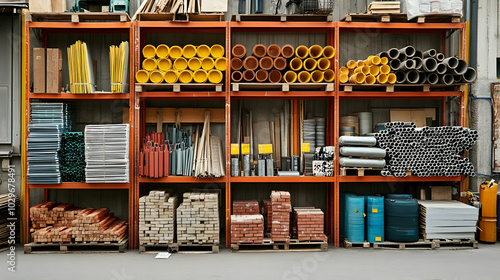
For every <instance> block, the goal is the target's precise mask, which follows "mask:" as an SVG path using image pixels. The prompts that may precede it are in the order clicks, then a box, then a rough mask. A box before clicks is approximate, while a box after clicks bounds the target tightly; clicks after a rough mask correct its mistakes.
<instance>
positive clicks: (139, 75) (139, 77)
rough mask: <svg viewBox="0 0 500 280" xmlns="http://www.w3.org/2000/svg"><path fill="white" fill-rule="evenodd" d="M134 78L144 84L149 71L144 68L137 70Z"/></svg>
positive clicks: (147, 79) (147, 78)
mask: <svg viewBox="0 0 500 280" xmlns="http://www.w3.org/2000/svg"><path fill="white" fill-rule="evenodd" d="M135 80H136V81H137V83H139V84H145V83H147V82H148V81H149V72H148V71H146V70H139V71H137V73H135Z"/></svg>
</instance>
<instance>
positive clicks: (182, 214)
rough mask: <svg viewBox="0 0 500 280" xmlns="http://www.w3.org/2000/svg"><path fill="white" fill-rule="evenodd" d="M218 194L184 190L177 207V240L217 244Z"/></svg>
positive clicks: (180, 241) (179, 241)
mask: <svg viewBox="0 0 500 280" xmlns="http://www.w3.org/2000/svg"><path fill="white" fill-rule="evenodd" d="M218 201H219V199H218V194H216V193H199V192H192V193H191V192H186V193H184V195H183V201H182V204H181V205H179V207H178V208H177V242H178V243H181V244H183V243H199V244H219V208H218Z"/></svg>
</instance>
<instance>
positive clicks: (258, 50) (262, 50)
mask: <svg viewBox="0 0 500 280" xmlns="http://www.w3.org/2000/svg"><path fill="white" fill-rule="evenodd" d="M266 53H267V49H266V46H264V45H262V44H257V45H255V46H254V47H253V50H252V54H253V55H254V56H255V57H264V56H265V55H266ZM247 58H248V57H247Z"/></svg>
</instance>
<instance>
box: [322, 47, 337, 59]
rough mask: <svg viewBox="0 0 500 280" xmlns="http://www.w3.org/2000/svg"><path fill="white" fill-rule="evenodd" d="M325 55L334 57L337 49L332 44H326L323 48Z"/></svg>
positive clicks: (329, 57)
mask: <svg viewBox="0 0 500 280" xmlns="http://www.w3.org/2000/svg"><path fill="white" fill-rule="evenodd" d="M323 56H324V57H326V58H328V59H332V58H333V57H334V56H335V49H334V48H333V47H332V46H326V47H324V48H323Z"/></svg>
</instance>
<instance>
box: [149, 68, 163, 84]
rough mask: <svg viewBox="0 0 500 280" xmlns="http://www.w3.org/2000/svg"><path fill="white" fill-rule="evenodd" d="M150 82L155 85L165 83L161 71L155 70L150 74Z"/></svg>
mask: <svg viewBox="0 0 500 280" xmlns="http://www.w3.org/2000/svg"><path fill="white" fill-rule="evenodd" d="M149 80H150V81H151V82H152V83H154V84H159V83H161V82H163V73H162V72H161V71H159V70H154V71H151V73H149Z"/></svg>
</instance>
